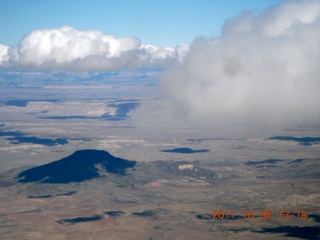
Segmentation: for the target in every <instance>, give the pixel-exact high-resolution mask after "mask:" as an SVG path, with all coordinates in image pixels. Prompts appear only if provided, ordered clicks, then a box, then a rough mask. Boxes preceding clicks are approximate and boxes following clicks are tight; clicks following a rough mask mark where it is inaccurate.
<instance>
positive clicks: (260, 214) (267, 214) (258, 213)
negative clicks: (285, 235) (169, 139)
mask: <svg viewBox="0 0 320 240" xmlns="http://www.w3.org/2000/svg"><path fill="white" fill-rule="evenodd" d="M212 213H213V215H212V219H221V220H222V219H240V218H244V219H253V218H255V217H257V218H260V219H263V220H270V219H272V218H274V217H275V218H279V219H283V220H288V219H290V218H293V217H296V218H298V219H302V220H305V219H308V212H307V211H306V210H298V211H295V212H290V211H289V210H278V211H272V210H269V209H265V210H252V209H250V210H243V211H242V213H241V214H236V212H235V210H213V211H212Z"/></svg>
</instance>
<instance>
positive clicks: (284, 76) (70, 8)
mask: <svg viewBox="0 0 320 240" xmlns="http://www.w3.org/2000/svg"><path fill="white" fill-rule="evenodd" d="M274 3H276V4H274ZM0 4H1V5H2V6H1V11H2V13H3V14H1V15H0V24H1V26H0V29H1V30H0V31H4V32H1V34H0V68H11V69H12V68H17V69H19V68H20V69H21V68H23V69H35V70H37V69H40V70H41V69H47V70H59V71H69V72H79V71H80V72H86V71H109V70H117V69H135V68H154V67H157V68H161V69H164V73H163V75H162V77H161V78H160V79H159V86H160V92H161V94H162V97H164V99H166V100H167V101H166V103H165V104H162V105H161V106H160V107H157V108H155V107H154V106H152V105H151V106H149V105H142V106H141V107H140V108H139V109H138V110H137V111H135V113H134V114H133V119H134V121H135V122H136V123H137V125H139V124H140V125H142V126H143V127H147V126H148V125H149V126H150V127H151V128H156V126H158V128H161V127H165V128H167V126H182V125H181V122H184V123H185V124H188V125H189V124H191V125H195V126H198V127H208V128H215V129H218V130H223V129H226V130H228V131H229V132H230V131H232V132H233V133H235V132H237V131H239V130H241V131H242V130H243V131H245V132H246V133H252V134H253V133H255V132H257V133H258V132H261V129H276V128H281V129H286V128H293V127H297V126H306V125H308V126H311V125H319V124H320V122H319V119H320V93H319V89H320V77H319V76H320V72H319V69H320V68H319V66H320V44H319V39H320V1H319V0H285V1H263V0H259V1H256V0H255V1H253V0H252V1H249V0H242V1H240V0H234V1H233V0H228V1H218V0H217V1H211V0H208V1H205V0H197V1H182V0H179V1H178V0H171V1H165V0H161V1H154V0H152V1H151V0H150V1H143V0H136V1H133V0H132V1H112V0H110V1H90V2H89V1H79V0H78V1H59V0H58V1H45V0H43V1H36V0H33V1H31V0H30V1H15V0H10V1H9V0H8V1H4V0H0ZM272 4H274V5H272ZM270 5H272V6H270ZM267 6H268V7H267ZM245 9H249V10H245ZM3 36H5V37H3ZM1 43H2V44H1ZM167 45H169V46H167ZM159 132H161V131H159Z"/></svg>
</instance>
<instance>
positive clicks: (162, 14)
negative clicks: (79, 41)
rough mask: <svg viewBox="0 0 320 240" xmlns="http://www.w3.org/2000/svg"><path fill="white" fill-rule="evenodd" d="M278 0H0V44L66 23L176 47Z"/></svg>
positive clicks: (83, 28) (117, 35)
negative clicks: (248, 11)
mask: <svg viewBox="0 0 320 240" xmlns="http://www.w3.org/2000/svg"><path fill="white" fill-rule="evenodd" d="M278 2H281V1H280V0H223V1H222V0H221V1H220V0H95V1H89V0H67V1H64V0H54V1H53V0H52V1H51V0H0V9H1V14H0V43H3V44H6V45H10V46H15V45H17V44H18V43H19V41H20V40H21V39H22V38H23V36H25V35H27V34H29V33H30V32H32V31H33V30H36V29H48V28H49V29H50V28H59V27H61V26H62V25H70V26H72V27H73V28H75V29H78V30H88V29H95V30H99V31H102V32H104V33H108V34H112V35H114V36H116V37H124V36H134V37H138V38H139V39H141V41H142V43H145V44H155V45H158V46H176V45H177V44H180V43H185V42H191V41H192V40H193V39H194V38H195V37H197V36H206V37H210V36H212V35H219V33H220V27H221V26H222V24H223V22H224V21H225V20H226V19H227V18H230V17H232V16H235V15H237V14H239V13H240V12H241V11H242V10H244V9H251V10H252V9H254V10H256V11H258V12H259V11H261V10H263V9H265V8H266V7H268V6H271V5H273V4H275V3H278Z"/></svg>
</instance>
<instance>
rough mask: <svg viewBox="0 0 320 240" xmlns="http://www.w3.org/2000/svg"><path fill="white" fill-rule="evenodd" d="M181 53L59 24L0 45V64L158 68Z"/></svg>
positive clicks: (97, 68) (173, 49)
mask: <svg viewBox="0 0 320 240" xmlns="http://www.w3.org/2000/svg"><path fill="white" fill-rule="evenodd" d="M179 50H180V49H179ZM182 54H183V52H181V51H176V49H175V48H173V47H158V46H154V45H143V44H142V43H141V42H140V40H139V39H138V38H134V37H124V38H117V37H115V36H113V35H110V34H105V33H102V32H100V31H93V30H88V31H78V30H76V29H74V28H72V27H70V26H63V27H61V28H58V29H44V30H35V31H33V32H31V33H30V34H28V35H27V36H25V37H24V38H23V39H22V40H21V41H20V43H19V45H18V46H15V47H9V46H5V45H0V66H5V67H6V66H11V67H22V68H36V69H58V70H71V71H73V70H75V71H77V70H80V71H86V70H111V69H119V68H138V67H148V66H153V67H154V66H157V67H159V66H165V65H167V64H169V63H172V62H174V61H175V60H176V59H179V55H182Z"/></svg>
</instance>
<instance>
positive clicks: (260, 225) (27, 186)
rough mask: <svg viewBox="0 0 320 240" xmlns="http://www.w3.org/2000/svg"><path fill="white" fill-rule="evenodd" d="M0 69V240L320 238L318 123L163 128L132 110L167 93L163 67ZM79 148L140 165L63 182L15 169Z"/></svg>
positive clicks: (58, 156) (319, 130)
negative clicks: (29, 177) (251, 132)
mask: <svg viewBox="0 0 320 240" xmlns="http://www.w3.org/2000/svg"><path fill="white" fill-rule="evenodd" d="M1 74H2V75H1V76H2V77H1V79H0V85H1V90H0V92H1V95H0V102H1V103H0V124H1V125H0V174H1V175H0V236H1V237H3V239H319V237H320V228H319V222H320V192H319V187H320V170H319V166H320V158H319V157H320V143H319V142H320V139H319V136H320V128H319V126H300V127H297V128H294V129H274V130H273V131H272V132H270V131H268V134H269V135H264V134H261V136H254V137H248V136H243V137H241V136H240V137H239V136H234V137H233V136H232V132H230V133H228V136H221V135H219V134H215V132H214V131H209V130H208V129H205V128H191V127H190V128H188V127H181V128H173V127H171V128H170V126H168V128H170V131H168V132H161V131H160V130H159V131H160V132H158V133H155V132H153V131H149V130H146V131H144V130H143V129H141V128H140V127H136V125H135V124H133V122H132V119H131V115H132V114H133V113H134V111H135V110H136V109H137V108H138V107H139V106H140V105H142V104H145V103H146V104H149V105H154V106H157V105H161V104H162V101H165V100H164V99H161V98H159V97H158V96H157V92H156V91H155V85H156V79H157V77H158V76H159V72H157V71H152V70H150V71H147V70H143V71H142V70H141V72H139V71H136V72H132V71H120V72H115V73H113V74H110V75H107V76H105V75H103V74H102V73H101V74H100V75H99V74H96V75H94V77H95V80H92V79H93V76H87V75H81V74H79V75H70V76H69V75H65V76H60V75H59V72H41V73H37V74H36V72H32V71H30V72H15V73H14V72H9V71H4V72H2V73H1ZM141 74H142V75H143V74H144V76H145V77H144V78H141ZM8 76H11V78H9V77H8ZM27 78H29V79H30V80H29V81H28V83H26V82H25V79H27ZM49 78H50V79H51V80H50V81H47V80H46V79H49ZM54 78H56V80H55V81H52V79H54ZM89 78H90V79H89ZM133 78H139V79H143V80H140V81H136V83H135V84H132V81H131V80H132V79H133ZM79 79H80V80H81V81H80V80H79ZM119 79H121V80H122V84H121V85H119V84H118V83H117V80H119ZM124 79H127V80H128V81H127V82H125V81H124ZM82 149H95V150H104V151H107V152H109V153H110V154H112V155H113V156H115V157H119V158H123V159H128V160H135V161H136V162H137V164H136V165H135V166H134V167H133V168H130V169H127V170H126V174H125V175H118V174H114V173H111V172H108V171H106V170H105V169H99V167H98V166H97V169H98V170H99V174H100V177H99V178H93V179H90V180H86V181H81V182H71V183H66V184H62V183H40V182H27V183H25V182H20V181H19V178H17V176H18V174H19V173H21V172H22V171H24V170H26V169H29V168H32V167H34V166H40V165H43V164H47V163H49V162H53V161H56V160H59V159H62V158H65V157H67V156H69V155H71V154H72V153H74V152H76V151H77V150H82ZM217 212H218V213H217ZM213 217H215V218H213Z"/></svg>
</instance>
